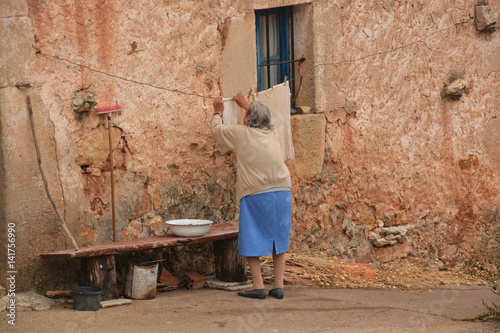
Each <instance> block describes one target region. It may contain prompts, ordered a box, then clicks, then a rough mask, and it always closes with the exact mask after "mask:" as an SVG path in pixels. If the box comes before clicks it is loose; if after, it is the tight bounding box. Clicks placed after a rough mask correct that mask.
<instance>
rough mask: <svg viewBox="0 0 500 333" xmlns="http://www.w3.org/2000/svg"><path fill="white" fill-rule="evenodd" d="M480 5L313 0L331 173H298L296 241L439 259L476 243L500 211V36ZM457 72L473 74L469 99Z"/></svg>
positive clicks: (372, 256) (361, 257)
mask: <svg viewBox="0 0 500 333" xmlns="http://www.w3.org/2000/svg"><path fill="white" fill-rule="evenodd" d="M474 5H475V2H473V1H458V2H457V1H439V2H428V1H337V2H336V3H332V2H330V3H327V2H321V3H318V4H314V11H315V16H314V19H315V20H316V19H318V18H319V19H318V22H317V23H315V26H316V28H315V29H314V32H315V47H316V48H318V49H320V50H321V51H320V52H321V54H320V55H318V56H317V57H316V58H315V59H314V61H315V65H314V66H315V67H314V68H315V71H314V73H312V74H313V75H314V76H315V78H316V80H315V89H316V91H317V93H316V99H315V107H316V112H323V113H324V115H325V117H326V119H327V125H326V149H327V151H326V155H327V156H326V158H325V164H324V165H323V168H324V171H323V173H322V174H319V175H317V176H316V177H315V178H313V180H312V182H311V180H302V181H300V180H299V182H298V183H297V185H296V190H297V191H300V192H299V195H298V196H296V200H297V201H296V207H297V208H296V212H295V214H296V215H295V222H296V223H297V226H296V227H295V228H296V230H297V231H296V235H297V236H296V237H297V239H298V240H301V241H303V242H297V243H294V244H295V245H296V246H297V247H300V248H307V249H314V250H321V251H327V252H329V253H330V254H335V255H338V256H340V257H344V258H345V259H347V260H353V261H354V260H355V261H374V260H375V261H379V262H386V261H392V260H394V259H398V258H402V257H408V256H409V257H416V258H421V259H424V260H428V261H429V263H435V262H437V264H438V265H439V266H441V265H446V264H454V263H455V262H456V260H457V259H458V258H459V256H461V255H462V256H464V255H466V254H467V251H468V250H469V249H470V247H471V246H473V244H474V237H475V236H474V232H475V227H476V225H477V224H478V223H480V222H487V223H495V222H496V223H498V221H499V216H498V214H497V213H495V212H497V211H498V205H499V203H500V193H499V188H500V187H499V185H500V175H499V170H500V169H499V167H500V165H499V164H498V160H497V158H498V151H499V145H498V136H499V135H500V134H499V133H500V131H499V129H498V126H497V125H498V124H497V123H498V121H497V118H498V117H499V116H500V103H499V102H500V100H499V99H500V94H499V93H498V91H500V90H499V88H500V81H499V70H500V66H499V59H500V36H499V33H498V32H489V33H485V32H479V31H478V30H476V28H475V26H474V19H473V17H474ZM490 5H491V7H492V11H493V12H495V13H498V12H499V11H500V7H499V5H500V4H499V3H498V2H496V1H495V2H494V1H490ZM323 13H324V14H323ZM326 15H327V16H328V17H330V18H332V17H337V18H339V21H340V24H339V25H337V24H335V23H332V25H325V23H324V22H325V20H326ZM322 16H323V17H324V18H325V20H322V19H321V18H320V17H322ZM323 31H324V34H323V33H322V32H323ZM323 36H326V37H325V38H323ZM326 50H328V51H326ZM309 74H311V73H309ZM450 77H451V79H454V78H459V79H463V80H464V81H465V82H466V83H467V88H466V89H465V91H464V92H463V96H462V97H461V98H459V99H453V98H447V97H445V96H443V86H444V84H445V83H447V80H450ZM318 78H319V79H318ZM326 170H328V171H329V172H330V173H333V174H334V175H335V176H334V177H332V176H330V175H329V173H327V172H326ZM326 183H327V184H330V188H329V189H328V187H327V186H325V184H326ZM307 188H310V191H311V192H310V194H308V191H305V189H307ZM313 193H314V195H312V194H313ZM312 198H314V199H312ZM306 221H307V222H306ZM306 226H307V228H306ZM393 226H396V227H398V228H400V229H398V230H390V231H388V230H386V228H387V227H393ZM370 236H371V237H370ZM384 237H385V238H388V240H389V241H388V242H387V239H385V238H384ZM380 238H384V239H385V240H384V242H382V243H380V242H377V241H376V240H377V239H380ZM394 240H396V241H394ZM390 243H394V244H393V245H391V244H390Z"/></svg>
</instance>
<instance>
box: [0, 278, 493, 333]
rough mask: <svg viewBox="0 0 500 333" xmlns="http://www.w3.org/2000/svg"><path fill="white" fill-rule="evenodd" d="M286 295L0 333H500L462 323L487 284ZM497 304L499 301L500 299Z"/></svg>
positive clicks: (180, 303) (170, 305)
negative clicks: (422, 290)
mask: <svg viewBox="0 0 500 333" xmlns="http://www.w3.org/2000/svg"><path fill="white" fill-rule="evenodd" d="M285 292H286V295H285V299H284V300H276V299H274V298H267V299H265V300H251V299H244V298H241V297H238V296H236V293H235V292H228V291H220V290H214V289H207V288H205V289H201V290H194V291H190V290H187V289H180V290H176V291H172V292H167V293H161V294H158V295H157V297H156V298H155V299H154V300H137V301H133V302H132V304H130V305H125V306H120V307H114V308H107V309H100V310H99V311H96V312H84V311H75V310H73V309H72V308H71V306H70V305H69V306H68V305H66V306H64V305H58V306H55V307H53V308H52V309H50V310H48V311H28V312H19V313H18V314H17V318H16V326H15V327H12V326H11V325H8V324H7V317H6V315H5V312H2V317H3V318H2V320H1V321H0V332H93V333H96V332H500V328H499V326H498V324H497V323H496V322H492V321H489V322H464V321H460V319H462V318H464V317H474V316H476V315H477V314H479V313H481V312H483V311H484V310H485V307H484V305H483V303H482V300H484V301H498V296H496V295H495V294H493V293H492V292H491V291H490V290H489V289H488V288H487V287H480V286H469V287H464V286H462V287H455V288H443V289H434V290H432V291H426V292H420V293H419V292H416V291H395V290H382V289H329V288H317V287H307V286H286V289H285ZM499 303H500V302H499Z"/></svg>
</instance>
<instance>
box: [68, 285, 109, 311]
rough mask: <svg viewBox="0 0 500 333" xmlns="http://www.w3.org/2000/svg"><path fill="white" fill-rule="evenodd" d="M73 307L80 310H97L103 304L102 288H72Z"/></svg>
mask: <svg viewBox="0 0 500 333" xmlns="http://www.w3.org/2000/svg"><path fill="white" fill-rule="evenodd" d="M71 294H72V295H73V309H75V310H78V311H97V310H99V307H100V305H101V294H102V289H101V288H97V287H87V286H78V287H73V289H71Z"/></svg>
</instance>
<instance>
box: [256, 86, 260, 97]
mask: <svg viewBox="0 0 500 333" xmlns="http://www.w3.org/2000/svg"><path fill="white" fill-rule="evenodd" d="M255 96H257V97H259V87H257V88H255Z"/></svg>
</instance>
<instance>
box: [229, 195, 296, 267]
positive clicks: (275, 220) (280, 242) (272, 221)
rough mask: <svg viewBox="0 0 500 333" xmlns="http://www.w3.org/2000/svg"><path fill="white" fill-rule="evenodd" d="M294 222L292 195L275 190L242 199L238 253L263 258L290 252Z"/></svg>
mask: <svg viewBox="0 0 500 333" xmlns="http://www.w3.org/2000/svg"><path fill="white" fill-rule="evenodd" d="M291 221H292V194H291V192H290V191H275V192H266V193H261V194H255V195H249V196H246V197H243V198H242V199H241V202H240V229H239V232H238V252H239V253H240V255H242V256H244V257H260V256H267V255H272V254H273V247H274V248H275V249H276V252H275V253H276V254H280V253H283V252H286V251H288V243H289V241H290V225H291Z"/></svg>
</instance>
